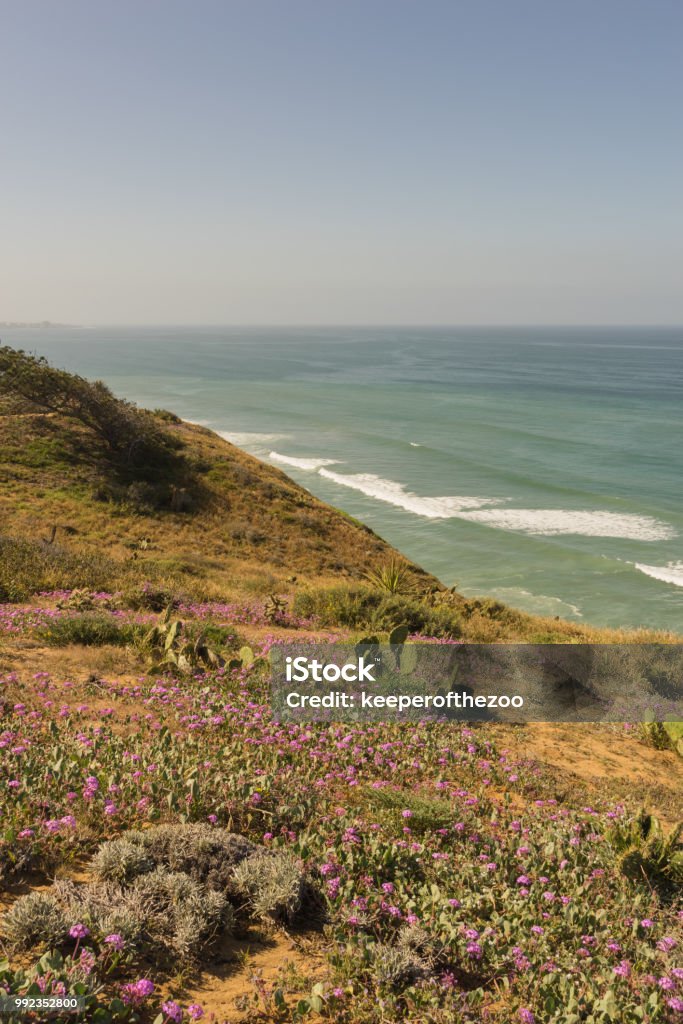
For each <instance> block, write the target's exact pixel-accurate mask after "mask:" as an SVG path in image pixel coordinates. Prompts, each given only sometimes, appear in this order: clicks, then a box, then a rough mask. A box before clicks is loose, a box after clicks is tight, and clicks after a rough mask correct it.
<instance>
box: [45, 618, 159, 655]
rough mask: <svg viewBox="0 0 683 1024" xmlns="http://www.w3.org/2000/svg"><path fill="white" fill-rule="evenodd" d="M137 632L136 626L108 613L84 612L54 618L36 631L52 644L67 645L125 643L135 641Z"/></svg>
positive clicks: (91, 645) (118, 645)
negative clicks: (69, 616) (92, 613)
mask: <svg viewBox="0 0 683 1024" xmlns="http://www.w3.org/2000/svg"><path fill="white" fill-rule="evenodd" d="M139 633H140V628H139V627H138V626H134V625H130V624H129V623H122V622H117V621H116V619H113V618H111V617H110V616H107V615H98V614H94V615H88V614H86V615H77V616H75V617H74V618H67V617H65V618H62V619H54V621H52V622H51V623H50V625H49V626H45V627H44V628H43V629H41V630H39V631H38V637H39V639H41V640H42V641H43V642H44V643H46V644H49V645H50V646H51V647H67V646H68V645H69V644H81V645H82V646H83V647H103V646H104V645H105V644H112V645H113V646H115V647H125V646H126V645H127V644H132V643H134V642H135V640H136V638H137V637H138V635H139Z"/></svg>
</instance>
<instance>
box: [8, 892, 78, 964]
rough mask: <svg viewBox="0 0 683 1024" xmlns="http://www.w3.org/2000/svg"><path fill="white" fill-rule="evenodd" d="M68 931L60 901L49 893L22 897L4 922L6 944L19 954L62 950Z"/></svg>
mask: <svg viewBox="0 0 683 1024" xmlns="http://www.w3.org/2000/svg"><path fill="white" fill-rule="evenodd" d="M68 930H69V923H68V921H67V918H66V915H65V914H64V911H63V910H62V908H61V907H60V905H59V903H58V902H57V900H56V899H55V898H54V897H53V896H51V895H50V894H49V893H45V892H29V893H27V894H26V895H25V896H20V897H19V899H18V900H16V902H15V903H13V904H12V906H11V907H10V909H9V910H8V911H7V913H6V914H5V916H4V918H3V921H2V934H3V937H4V939H5V941H6V942H7V944H8V945H9V946H11V947H12V948H13V949H17V950H19V949H31V948H32V947H34V946H42V947H43V948H45V949H50V948H51V947H53V946H58V945H59V944H60V943H61V942H63V941H64V940H65V939H66V937H67V935H68Z"/></svg>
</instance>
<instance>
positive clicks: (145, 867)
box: [91, 836, 154, 885]
mask: <svg viewBox="0 0 683 1024" xmlns="http://www.w3.org/2000/svg"><path fill="white" fill-rule="evenodd" d="M91 867H92V870H93V874H94V875H95V877H96V878H100V879H101V880H102V881H104V882H116V883H118V884H119V885H123V884H124V883H126V882H131V881H132V880H133V879H134V878H137V876H138V875H144V874H146V872H148V871H152V870H153V869H154V861H153V860H152V858H151V857H150V856H149V854H148V853H147V852H146V850H145V848H144V846H143V845H142V842H141V841H138V842H133V841H132V840H131V839H130V838H126V836H121V837H120V838H119V839H112V840H111V841H110V842H108V843H103V844H102V846H100V848H99V850H98V851H97V853H96V854H95V856H94V857H93V859H92V864H91Z"/></svg>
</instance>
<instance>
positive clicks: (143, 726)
mask: <svg viewBox="0 0 683 1024" xmlns="http://www.w3.org/2000/svg"><path fill="white" fill-rule="evenodd" d="M69 599H70V595H69V594H68V593H66V592H62V593H59V594H54V593H53V594H45V595H42V596H41V597H40V598H37V599H36V601H35V602H34V603H31V604H26V605H24V606H11V607H10V606H6V607H3V608H1V609H0V622H2V623H3V627H2V628H3V633H4V638H3V644H4V648H3V649H2V651H0V657H1V659H2V660H1V662H0V664H1V665H2V666H3V667H2V675H1V678H0V712H1V716H2V717H1V720H0V766H1V767H0V780H1V781H0V813H1V814H2V818H1V831H0V865H1V866H2V872H3V879H2V884H3V886H4V892H3V895H2V909H3V910H4V915H3V918H2V923H1V924H0V928H1V929H2V942H3V947H4V950H5V955H6V958H7V959H6V962H4V963H2V964H1V965H0V986H1V987H2V988H4V990H5V991H6V992H8V993H12V994H19V995H29V996H31V997H33V996H36V995H40V996H44V995H46V994H47V995H53V996H55V998H61V997H64V996H66V995H77V996H79V997H80V998H81V999H82V1000H83V1002H84V1005H85V1009H84V1011H83V1014H82V1017H81V1019H84V1020H88V1021H102V1022H106V1021H121V1022H124V1021H131V1022H132V1021H139V1022H148V1024H149V1022H152V1021H157V1022H159V1024H161V1022H164V1024H167V1022H170V1021H177V1022H180V1021H190V1020H199V1019H202V1018H203V1019H206V1020H209V1019H212V1018H213V1019H214V1020H216V1021H222V1020H244V1021H246V1020H254V1021H256V1020H270V1021H282V1022H285V1021H294V1020H307V1019H311V1020H314V1019H329V1020H334V1021H343V1022H348V1024H351V1022H356V1021H358V1022H366V1024H375V1022H376V1024H380V1022H383V1024H385V1022H393V1021H399V1020H408V1021H414V1022H418V1021H419V1022H423V1021H425V1022H430V1021H431V1022H434V1024H446V1022H460V1021H462V1022H471V1024H474V1022H477V1021H487V1022H491V1024H508V1022H513V1021H521V1022H524V1024H530V1022H533V1021H537V1022H539V1024H540V1022H546V1021H548V1022H549V1021H553V1022H557V1024H579V1022H587V1024H598V1022H600V1024H608V1022H612V1024H617V1022H619V1024H621V1022H623V1024H635V1022H638V1024H644V1022H651V1024H655V1022H673V1021H676V1020H683V963H682V961H681V957H680V953H681V948H683V936H682V932H683V909H682V908H681V902H680V886H679V885H678V884H677V880H680V874H677V873H676V865H677V864H678V865H679V866H680V857H681V854H680V852H679V850H678V849H677V847H676V845H675V843H670V844H669V847H667V850H668V852H667V853H666V856H664V854H663V853H662V850H663V849H664V847H665V846H666V842H667V839H666V833H665V831H663V832H662V833H661V834H660V833H659V832H658V830H657V826H656V823H654V822H653V819H647V821H646V819H645V818H644V816H642V815H641V817H638V809H639V803H640V794H639V793H638V792H635V791H633V792H631V793H629V792H628V791H627V792H623V787H619V786H618V785H617V786H616V787H612V786H611V785H610V784H609V782H608V781H605V780H603V782H602V784H601V785H600V787H594V786H591V785H590V782H585V781H584V783H582V784H579V783H578V780H575V781H576V782H577V784H576V785H571V784H566V778H565V779H563V780H561V779H560V773H559V772H558V770H557V769H555V768H549V767H548V765H547V764H544V763H543V761H542V760H538V759H536V758H534V757H532V756H529V751H528V750H524V749H523V747H522V746H520V743H519V741H518V738H517V737H516V735H513V732H512V729H510V730H509V733H506V729H505V727H501V726H493V725H488V724H487V725H477V726H473V727H467V726H463V725H462V723H460V724H454V723H445V722H431V723H428V722H424V723H419V724H410V725H408V724H400V725H397V724H377V723H374V724H365V725H360V724H359V725H353V726H351V725H338V724H337V725H334V724H315V725H311V724H299V723H297V724H288V725H286V726H284V725H281V724H279V723H278V722H276V721H274V720H273V717H272V715H271V712H270V708H269V703H268V690H267V658H266V655H267V652H268V650H269V649H270V647H271V646H272V644H273V643H277V642H279V640H281V639H282V638H283V637H286V636H291V637H292V638H296V639H297V640H301V639H304V638H310V639H315V638H322V637H323V636H324V638H325V639H328V638H330V637H331V635H332V634H330V633H329V632H324V633H323V631H322V630H321V629H320V628H319V627H317V625H316V623H315V621H313V620H311V618H310V617H309V618H306V619H303V618H299V619H294V618H291V617H288V616H287V614H285V613H283V614H282V616H281V619H280V621H279V622H277V621H275V622H274V621H273V616H272V614H270V616H269V613H268V610H267V609H266V608H265V607H264V606H263V605H262V604H261V605H258V604H253V605H250V606H249V607H248V608H247V607H246V606H240V607H237V605H235V604H231V603H221V604H213V605H212V604H210V603H206V602H204V603H202V604H192V602H188V603H186V604H185V605H183V606H182V608H180V609H178V611H177V614H179V615H181V617H182V618H183V620H184V621H185V622H186V624H187V628H191V627H192V623H193V622H196V623H198V624H199V625H200V626H201V628H207V627H212V628H214V629H216V630H223V632H222V633H220V634H217V635H220V636H221V637H222V640H223V642H224V643H225V644H226V645H227V647H228V648H229V649H234V650H235V651H236V650H237V649H238V648H239V647H240V645H243V644H244V643H247V642H248V643H250V644H251V647H252V654H253V658H245V659H244V661H243V662H242V663H240V664H239V665H234V666H233V667H229V663H228V665H224V666H222V667H213V668H210V669H204V668H202V669H196V670H195V671H193V672H187V673H173V672H172V671H169V672H165V673H158V672H150V671H148V669H147V667H146V664H145V662H144V660H143V659H141V658H138V657H137V655H136V654H135V652H134V650H133V653H131V648H130V645H128V646H127V647H123V646H122V647H120V648H119V647H115V646H110V647H109V648H108V650H109V656H110V658H111V659H115V658H117V657H118V658H120V659H121V661H120V665H121V671H114V672H108V673H107V674H106V675H105V676H104V677H103V674H101V673H99V672H98V671H91V670H90V666H92V665H97V657H98V656H99V654H100V652H99V650H98V649H97V647H96V645H95V646H93V647H84V646H83V647H78V648H76V647H74V645H71V647H68V648H67V647H60V646H51V645H50V642H49V636H50V629H51V628H52V624H53V623H55V622H58V621H60V620H61V619H64V618H66V619H69V620H70V621H71V620H76V619H77V618H78V616H81V617H83V615H86V616H87V615H91V616H96V617H98V621H99V618H102V617H104V618H105V619H110V620H111V622H113V623H114V624H116V625H120V624H121V623H122V622H124V623H126V624H127V625H128V626H131V627H135V628H139V629H145V628H147V627H148V625H149V621H150V620H151V619H156V618H157V616H156V615H155V614H151V613H142V612H140V611H132V610H128V611H125V610H124V611H122V610H121V609H120V608H117V607H116V606H115V605H116V602H115V601H114V600H113V599H112V595H108V594H104V593H100V594H97V595H94V601H93V603H94V605H95V606H96V607H95V609H94V610H93V609H89V610H87V611H85V612H83V611H82V610H79V609H78V608H73V607H68V605H69ZM76 603H78V602H76ZM58 605H61V607H58ZM232 627H234V628H232ZM98 628H99V627H98ZM342 632H343V631H342ZM335 635H341V634H339V633H337V634H335ZM67 639H68V637H67ZM76 649H77V650H78V652H79V658H80V661H79V664H80V670H79V671H78V672H73V671H68V672H67V671H65V669H64V666H65V665H66V664H70V663H69V662H68V655H69V652H71V653H73V651H74V650H76ZM531 728H532V727H527V729H531ZM610 728H611V729H612V730H613V733H612V734H610V735H611V741H613V743H614V747H615V749H617V748H621V749H624V744H628V745H629V746H628V748H627V749H628V750H630V751H631V753H632V756H633V758H634V759H635V758H637V756H638V751H639V749H640V750H643V751H644V750H645V748H643V747H642V744H641V743H640V741H639V739H638V737H637V736H636V735H635V734H634V731H633V730H630V731H628V730H622V731H621V732H619V729H620V727H618V726H616V727H610ZM508 738H509V740H510V742H509V743H508V742H507V740H508ZM568 748H569V744H568ZM648 755H649V756H650V761H649V764H650V765H652V764H653V763H655V762H654V761H653V760H652V759H653V758H656V757H657V756H659V755H660V752H658V751H648ZM661 757H662V778H663V779H664V780H667V776H671V775H672V768H671V765H672V764H673V761H672V760H671V759H672V757H673V755H670V754H669V753H666V752H661ZM570 758H571V751H570V748H569V749H568V757H567V760H570ZM636 770H637V769H636ZM617 781H618V780H617ZM668 781H669V782H670V781H671V779H670V778H669V779H668ZM675 785H676V783H675V782H674V786H675ZM646 792H647V794H648V795H652V794H654V798H655V799H656V792H657V791H656V788H650V789H648V790H646ZM648 810H653V807H652V806H651V807H649V808H648ZM658 836H659V838H658ZM657 843H659V845H658V846H657ZM648 844H649V845H648ZM235 851H237V852H235ZM655 851H658V853H657V857H659V859H657V857H656V856H655ZM660 855H661V856H660ZM676 858H679V859H678V860H677V859H676ZM117 915H118V916H117ZM285 938H286V939H287V942H289V943H290V944H291V945H293V946H294V948H295V949H296V950H297V955H296V956H295V959H294V961H293V962H292V961H290V963H289V964H278V965H276V966H275V967H274V968H273V969H272V970H271V971H270V972H269V973H268V974H267V975H266V974H265V973H261V972H259V970H258V969H257V970H253V969H251V968H250V967H249V966H248V964H249V956H248V955H247V954H246V953H245V955H244V956H243V957H242V958H241V959H240V958H239V957H238V958H237V960H235V961H234V962H232V963H229V965H228V967H227V968H226V966H225V964H226V949H232V950H233V951H234V949H236V948H238V947H239V948H242V949H245V948H246V949H248V947H249V943H250V942H251V944H252V949H254V948H258V947H259V943H262V944H263V948H266V945H267V943H268V942H271V943H273V944H274V948H276V949H280V945H279V944H281V943H282V942H283V941H284V939H285ZM245 944H246V945H245ZM219 975H220V976H221V977H224V976H226V975H227V976H226V990H227V989H228V988H229V991H230V996H231V1004H230V1005H227V1004H225V1003H222V1002H221V1000H220V998H217V995H216V992H217V989H218V991H220V986H217V985H216V984H210V982H211V980H212V979H213V981H215V979H216V977H218V976H219ZM207 991H211V993H212V995H211V998H210V999H208V1000H203V999H202V992H207ZM17 1019H18V1018H17ZM23 1019H26V1017H25V1016H24V1018H23ZM29 1019H31V1018H30V1017H29ZM33 1019H38V1020H40V1019H46V1018H44V1017H41V1016H40V1015H37V1016H34V1017H33ZM53 1019H60V1020H61V1019H63V1020H74V1019H78V1018H74V1016H73V1014H64V1015H62V1016H61V1017H60V1016H59V1015H58V1014H57V1016H56V1017H53Z"/></svg>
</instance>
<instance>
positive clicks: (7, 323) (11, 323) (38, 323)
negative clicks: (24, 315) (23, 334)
mask: <svg viewBox="0 0 683 1024" xmlns="http://www.w3.org/2000/svg"><path fill="white" fill-rule="evenodd" d="M80 326H81V325H80V324H58V323H53V322H52V320H35V321H31V322H28V321H23V320H0V330H2V328H3V327H4V328H5V329H6V330H9V329H11V330H16V329H17V328H19V327H32V328H36V327H80Z"/></svg>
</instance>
